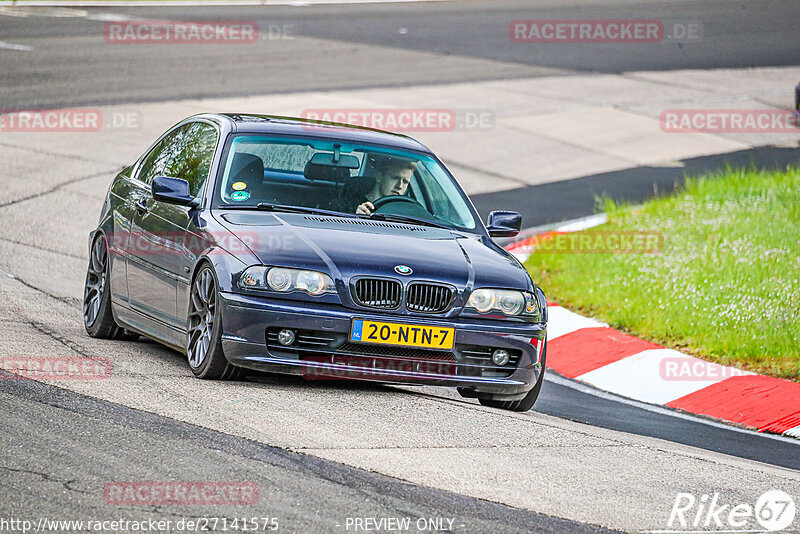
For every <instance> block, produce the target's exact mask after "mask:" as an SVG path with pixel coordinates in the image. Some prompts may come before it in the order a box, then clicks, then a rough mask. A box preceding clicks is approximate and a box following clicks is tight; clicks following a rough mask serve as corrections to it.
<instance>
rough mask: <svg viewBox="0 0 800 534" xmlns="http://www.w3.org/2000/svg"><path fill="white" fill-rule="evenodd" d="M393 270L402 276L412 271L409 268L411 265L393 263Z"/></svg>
mask: <svg viewBox="0 0 800 534" xmlns="http://www.w3.org/2000/svg"><path fill="white" fill-rule="evenodd" d="M394 270H395V272H396V273H397V274H402V275H403V276H407V275H409V274H411V273H413V272H414V271H412V270H411V267H408V266H406V265H395V266H394Z"/></svg>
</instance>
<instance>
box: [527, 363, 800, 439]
mask: <svg viewBox="0 0 800 534" xmlns="http://www.w3.org/2000/svg"><path fill="white" fill-rule="evenodd" d="M544 379H545V380H546V381H548V382H552V383H554V384H558V385H560V386H564V387H568V388H570V389H574V390H576V391H579V392H581V393H585V394H587V395H592V396H593V397H598V398H601V399H605V400H609V401H612V402H618V403H620V404H625V405H627V406H633V407H634V408H640V409H642V410H646V411H648V412H651V413H657V414H659V415H667V416H669V417H676V418H678V419H685V420H687V421H692V422H694V423H700V424H703V425H708V426H713V427H715V428H723V429H725V430H730V431H731V432H739V433H742V434H749V435H751V436H760V437H762V438H765V439H774V440H777V441H782V442H784V443H792V444H794V445H800V442H798V440H797V439H793V438H787V437H785V436H779V435H777V434H768V433H766V432H756V431H755V430H748V429H746V428H740V427H737V426H733V425H730V424H725V423H721V422H719V421H714V420H711V419H705V418H703V417H698V416H696V415H691V414H687V413H685V412H678V411H675V410H670V409H669V408H664V407H662V406H655V405H653V404H647V403H646V402H640V401H637V400H634V399H628V398H625V397H621V396H619V395H615V394H614V393H609V392H607V391H601V390H599V389H596V388H593V387H592V386H587V385H586V384H579V383H577V382H575V381H573V380H570V379H568V378H564V377H563V376H560V375H557V374H555V373H554V372H552V371H548V372H546V373H545V375H544ZM534 410H536V407H534ZM798 437H800V436H798Z"/></svg>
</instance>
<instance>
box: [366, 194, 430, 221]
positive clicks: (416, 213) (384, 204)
mask: <svg viewBox="0 0 800 534" xmlns="http://www.w3.org/2000/svg"><path fill="white" fill-rule="evenodd" d="M372 205H373V206H375V209H374V210H373V211H372V212H373V213H391V214H394V215H408V216H409V217H416V218H423V219H430V218H431V214H430V213H429V212H428V210H426V209H425V208H424V207H422V206H421V205H420V204H419V202H417V201H416V200H414V199H413V198H411V197H406V196H403V195H388V196H385V197H381V198H378V199H375V200H373V201H372Z"/></svg>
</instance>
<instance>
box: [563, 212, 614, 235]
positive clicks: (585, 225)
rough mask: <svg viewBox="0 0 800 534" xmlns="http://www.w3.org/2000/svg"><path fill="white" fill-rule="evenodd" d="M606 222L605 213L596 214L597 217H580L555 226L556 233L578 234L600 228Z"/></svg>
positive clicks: (606, 216)
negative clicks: (596, 227)
mask: <svg viewBox="0 0 800 534" xmlns="http://www.w3.org/2000/svg"><path fill="white" fill-rule="evenodd" d="M607 222H608V215H606V214H605V213H598V214H597V215H589V216H588V217H581V218H580V219H575V220H572V221H565V222H563V223H559V224H558V225H557V226H556V228H555V229H556V231H558V232H580V231H581V230H588V229H589V228H594V227H595V226H600V225H601V224H605V223H607Z"/></svg>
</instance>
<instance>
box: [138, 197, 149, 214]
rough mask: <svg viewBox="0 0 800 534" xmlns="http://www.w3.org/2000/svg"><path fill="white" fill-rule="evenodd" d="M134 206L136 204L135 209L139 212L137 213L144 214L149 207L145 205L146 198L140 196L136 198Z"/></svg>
mask: <svg viewBox="0 0 800 534" xmlns="http://www.w3.org/2000/svg"><path fill="white" fill-rule="evenodd" d="M134 206H136V211H138V212H139V215H144V214H145V213H147V212H148V210H149V208H148V207H147V199H145V198H140V199H139V200H137V201H136V204H134Z"/></svg>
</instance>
